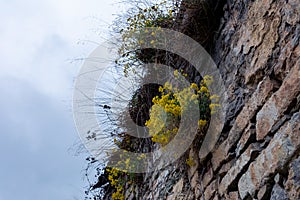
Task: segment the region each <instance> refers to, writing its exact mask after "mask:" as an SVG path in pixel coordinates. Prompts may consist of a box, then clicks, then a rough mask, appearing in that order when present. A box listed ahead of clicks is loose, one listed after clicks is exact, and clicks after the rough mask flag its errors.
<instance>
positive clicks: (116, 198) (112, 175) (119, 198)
mask: <svg viewBox="0 0 300 200" xmlns="http://www.w3.org/2000/svg"><path fill="white" fill-rule="evenodd" d="M106 171H107V172H108V180H109V183H110V184H111V186H112V187H114V188H115V192H114V193H113V194H112V199H113V200H124V199H125V197H124V191H123V187H124V183H122V182H121V181H122V180H121V179H120V176H121V173H122V172H121V171H120V170H118V169H116V168H109V167H107V168H106Z"/></svg>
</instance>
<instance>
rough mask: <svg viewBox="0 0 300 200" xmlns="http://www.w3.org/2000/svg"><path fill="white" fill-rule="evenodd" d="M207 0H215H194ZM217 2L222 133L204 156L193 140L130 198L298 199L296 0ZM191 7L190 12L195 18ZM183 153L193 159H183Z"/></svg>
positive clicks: (299, 32)
mask: <svg viewBox="0 0 300 200" xmlns="http://www.w3.org/2000/svg"><path fill="white" fill-rule="evenodd" d="M204 1H207V2H216V1H208V0H201V1H196V2H198V3H199V2H204ZM183 2H185V3H187V2H188V1H187V0H183ZM217 2H221V1H217ZM222 2H225V5H224V7H223V6H222V8H221V11H222V12H220V13H219V14H221V19H220V24H219V29H218V31H216V33H217V34H216V35H215V38H214V39H215V40H214V43H213V45H212V46H211V48H208V50H209V53H210V54H211V55H212V57H213V59H214V61H215V62H216V64H217V66H218V68H219V71H220V73H221V76H222V78H223V80H224V85H225V87H226V88H227V95H228V107H227V108H226V109H227V110H226V124H225V125H224V129H223V131H222V133H221V135H220V138H219V140H218V142H217V144H216V146H215V147H214V149H213V150H212V152H211V153H210V154H209V155H208V156H207V157H205V159H199V149H200V144H199V145H198V144H194V145H193V147H192V148H190V149H189V150H188V151H187V152H186V155H185V156H186V157H184V158H182V159H179V160H178V161H176V162H175V163H172V165H170V166H168V167H166V168H165V169H162V170H161V171H159V172H154V173H149V174H146V175H145V176H144V180H143V181H142V183H139V185H137V187H136V188H135V189H131V191H132V190H136V192H134V195H132V194H128V196H130V197H131V198H132V199H170V200H172V199H193V200H194V199H197V200H198V199H200V200H203V199H205V200H212V199H247V200H248V199H270V198H271V199H280V200H281V199H288V198H289V199H300V167H299V166H300V157H299V156H300V113H299V108H300V59H299V58H300V45H299V41H300V4H299V0H288V1H286V0H278V1H274V0H263V1H251V0H243V1H238V0H227V1H222ZM200 4H201V3H199V5H198V4H197V3H195V5H193V6H195V7H197V6H198V7H199V9H200V10H201V8H200V7H201V6H202V4H201V5H200ZM212 4H213V3H212ZM193 9H194V8H193ZM196 10H197V9H196ZM194 11H195V9H194ZM194 11H193V12H190V11H187V12H189V13H186V15H190V16H188V18H189V19H193V18H195V19H196V18H197V19H198V18H199V16H198V15H199V12H194ZM182 12H183V15H184V10H183V11H182ZM192 15H194V16H192ZM185 23H187V24H185V25H184V26H185V27H189V28H191V29H192V28H193V25H192V23H193V22H188V21H186V20H185ZM188 23H190V24H188ZM198 28H199V27H198ZM198 35H199V33H198V32H197V31H195V32H194V35H193V34H191V35H190V36H191V37H192V38H195V39H197V37H198ZM188 156H192V157H194V160H195V161H196V165H194V166H191V167H190V166H187V164H186V159H187V157H188ZM202 172H203V173H202Z"/></svg>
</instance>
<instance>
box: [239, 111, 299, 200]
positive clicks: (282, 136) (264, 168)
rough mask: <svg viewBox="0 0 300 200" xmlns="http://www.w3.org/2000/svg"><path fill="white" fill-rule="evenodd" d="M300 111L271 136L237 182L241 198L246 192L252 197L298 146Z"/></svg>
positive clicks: (281, 166)
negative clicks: (265, 146)
mask: <svg viewBox="0 0 300 200" xmlns="http://www.w3.org/2000/svg"><path fill="white" fill-rule="evenodd" d="M299 135H300V113H296V114H295V115H294V116H293V117H292V119H291V120H290V121H289V122H287V123H286V124H285V125H284V126H283V127H282V128H281V129H280V130H279V131H278V132H277V133H276V134H275V135H274V137H273V139H272V140H271V142H270V144H269V145H268V146H267V148H266V149H264V150H263V151H262V152H261V154H260V155H259V156H258V157H257V159H256V160H255V161H254V162H252V163H251V164H250V166H249V169H248V170H247V172H246V173H245V174H244V175H243V176H242V177H241V179H240V180H239V183H238V187H239V193H240V196H241V198H245V197H246V196H247V194H250V195H251V196H252V197H254V195H255V192H256V191H257V190H258V189H259V188H260V187H261V186H262V185H263V184H264V183H265V182H266V181H267V180H268V178H269V177H270V175H271V174H273V173H274V172H275V171H276V170H278V169H282V168H283V167H284V165H285V164H286V163H287V162H288V161H289V159H290V158H291V157H292V156H293V155H294V153H295V152H296V151H297V150H299V147H300V137H299Z"/></svg>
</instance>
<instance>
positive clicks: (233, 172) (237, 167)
mask: <svg viewBox="0 0 300 200" xmlns="http://www.w3.org/2000/svg"><path fill="white" fill-rule="evenodd" d="M258 150H259V149H258V148H257V146H256V145H252V144H251V145H250V146H249V147H248V149H247V150H246V151H245V152H244V153H243V154H242V155H241V157H240V158H239V159H238V160H237V161H236V162H235V164H234V165H233V166H232V167H231V168H230V170H229V171H228V172H227V174H226V175H225V177H224V178H223V179H222V182H221V183H220V185H219V193H221V194H224V193H225V192H226V190H227V189H228V186H229V185H230V184H231V183H232V182H233V181H234V180H235V179H236V178H237V176H238V175H239V174H240V173H241V171H242V169H243V168H244V167H245V166H246V165H247V164H248V163H249V161H250V160H251V156H252V154H253V153H255V152H257V151H258Z"/></svg>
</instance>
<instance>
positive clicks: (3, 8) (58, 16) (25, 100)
mask: <svg viewBox="0 0 300 200" xmlns="http://www.w3.org/2000/svg"><path fill="white" fill-rule="evenodd" d="M121 9H122V6H121V5H116V4H113V1H106V0H87V1H86V0H85V1H84V0H72V1H71V0H60V1H58V0H42V1H38V0H28V1H22V0H0V61H1V63H0V127H1V131H0V136H1V137H0V200H8V199H9V200H35V199H40V200H54V199H55V200H72V199H82V195H83V192H84V186H86V183H85V182H84V181H83V174H84V173H83V172H82V170H83V169H84V167H85V165H86V163H85V161H84V158H85V155H80V156H75V155H74V154H75V153H76V145H75V146H74V143H76V142H78V141H79V139H78V136H77V132H76V129H75V125H74V123H73V118H72V110H71V103H72V87H73V83H74V79H75V77H76V74H77V72H78V70H79V68H80V66H81V65H82V62H80V61H75V60H76V58H82V57H87V56H88V55H89V53H90V52H91V51H92V50H93V49H95V48H96V47H97V43H101V42H102V41H103V38H107V37H108V36H107V34H106V33H107V23H108V24H109V23H111V21H112V19H113V18H114V16H113V15H112V14H115V13H118V12H119V11H120V10H121ZM72 61H73V62H72Z"/></svg>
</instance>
